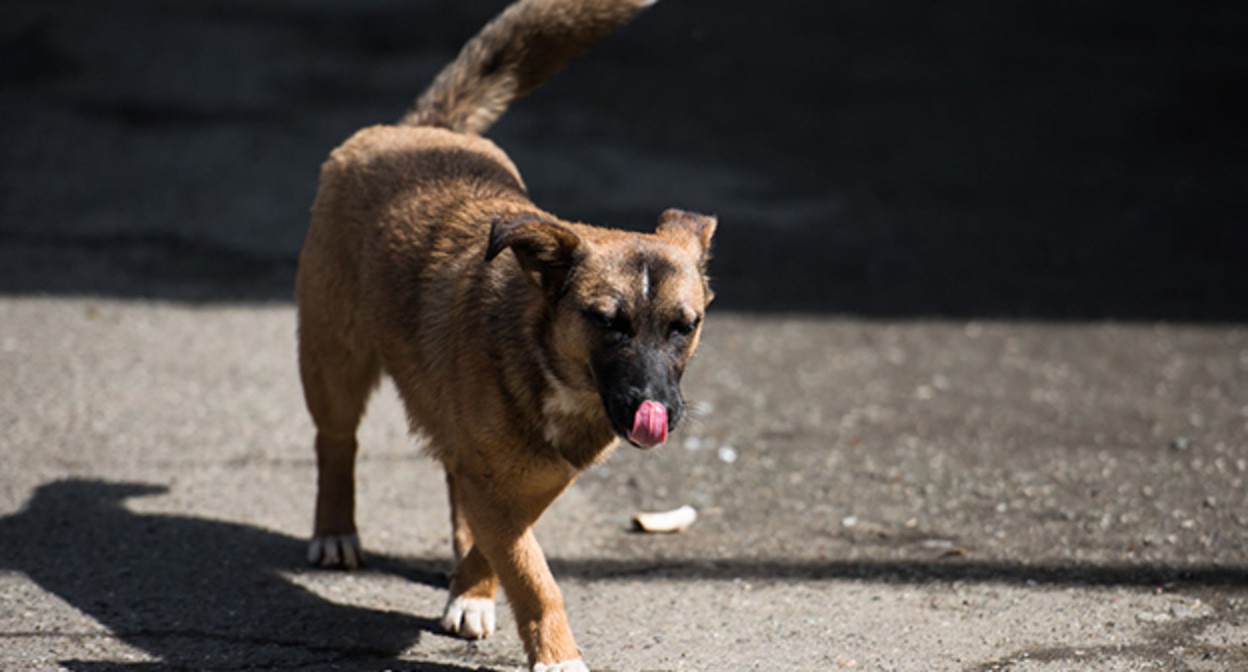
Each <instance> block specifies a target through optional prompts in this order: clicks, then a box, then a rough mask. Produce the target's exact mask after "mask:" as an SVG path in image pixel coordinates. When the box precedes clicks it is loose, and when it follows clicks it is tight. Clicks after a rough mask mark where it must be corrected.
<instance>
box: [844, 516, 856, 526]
mask: <svg viewBox="0 0 1248 672" xmlns="http://www.w3.org/2000/svg"><path fill="white" fill-rule="evenodd" d="M841 527H858V516H845V517H844V518H842V519H841Z"/></svg>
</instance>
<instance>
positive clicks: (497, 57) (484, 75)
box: [401, 0, 657, 135]
mask: <svg viewBox="0 0 1248 672" xmlns="http://www.w3.org/2000/svg"><path fill="white" fill-rule="evenodd" d="M656 1H657V0H520V1H519V2H516V3H515V4H513V5H511V6H510V7H508V8H507V9H506V10H504V11H503V13H502V14H499V15H498V16H497V17H495V18H494V20H493V21H490V22H489V23H488V24H486V26H485V28H482V29H481V32H480V33H478V34H477V36H476V37H474V38H472V39H471V40H469V41H468V43H467V44H465V45H464V48H463V49H462V50H461V51H460V52H459V56H458V57H456V58H455V60H454V61H452V62H451V64H450V65H448V66H446V67H445V68H444V69H443V70H442V72H441V73H439V74H438V76H437V78H436V79H434V80H433V84H431V85H429V88H428V89H426V90H425V92H424V93H423V94H421V96H420V98H418V99H417V100H416V105H415V107H413V108H412V110H411V111H410V112H408V113H407V114H406V115H405V116H404V117H403V119H402V121H401V123H403V124H410V125H414V126H440V127H442V128H448V129H450V130H452V131H457V132H459V133H474V134H478V135H479V134H481V133H484V132H485V130H486V129H487V128H489V127H490V126H491V125H492V124H493V123H494V122H495V121H496V120H497V119H498V118H499V117H500V116H501V115H502V114H503V112H505V111H507V108H508V107H509V106H510V105H511V104H512V103H513V102H515V101H516V100H519V99H520V98H523V97H524V96H526V95H528V93H529V92H531V91H532V90H533V89H536V88H537V87H539V86H541V85H542V83H543V82H545V81H546V80H547V79H549V78H550V76H551V75H553V74H555V73H556V72H558V71H559V70H560V69H562V68H563V66H565V65H567V64H568V63H570V62H571V61H572V60H573V59H575V58H576V57H578V56H580V55H581V54H583V53H585V52H586V51H588V50H589V48H590V47H592V46H594V45H595V44H597V43H598V42H599V41H600V40H602V39H603V38H605V37H606V36H608V35H610V34H611V33H613V32H615V31H616V30H617V29H619V28H620V27H621V26H623V25H624V24H626V23H628V22H629V21H631V20H632V19H633V17H635V16H637V14H638V13H640V12H641V10H643V9H645V8H646V7H648V6H650V5H653V4H654V3H655V2H656Z"/></svg>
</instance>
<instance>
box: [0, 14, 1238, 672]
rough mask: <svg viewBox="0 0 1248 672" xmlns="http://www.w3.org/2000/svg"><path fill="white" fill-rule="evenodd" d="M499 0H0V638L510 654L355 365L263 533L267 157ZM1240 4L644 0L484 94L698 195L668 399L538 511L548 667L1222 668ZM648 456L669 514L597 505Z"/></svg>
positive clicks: (533, 179) (643, 474) (295, 462)
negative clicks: (355, 400) (314, 549)
mask: <svg viewBox="0 0 1248 672" xmlns="http://www.w3.org/2000/svg"><path fill="white" fill-rule="evenodd" d="M501 6H502V3H499V2H484V1H482V2H415V1H410V2H399V1H398V0H362V1H360V2H351V3H343V2H330V1H329V0H310V1H299V2H296V1H294V0H272V1H269V2H264V3H254V2H243V1H242V0H206V1H203V2H196V3H169V2H150V1H146V0H124V1H119V2H111V3H92V2H85V1H72V0H70V1H65V2H55V3H50V2H49V3H24V2H3V3H0V8H2V9H0V13H2V14H3V16H4V17H5V20H4V21H2V22H0V82H2V83H3V86H0V143H3V144H2V146H3V151H0V669H4V670H9V669H12V670H57V669H67V670H75V671H96V670H115V669H134V670H200V669H212V670H242V669H295V670H385V669H392V670H429V671H438V672H441V671H447V670H513V669H519V668H520V667H521V666H522V664H523V654H522V650H521V647H520V644H519V640H518V638H517V636H516V634H515V632H514V631H513V627H514V626H513V624H512V622H511V620H510V616H509V615H505V614H506V612H505V610H504V612H503V613H504V615H503V616H502V623H500V632H499V633H498V634H497V635H496V636H495V637H493V638H491V639H489V640H486V641H484V642H481V643H468V642H464V641H461V640H457V639H454V638H451V637H448V636H446V635H445V634H444V633H442V631H441V628H440V626H439V625H438V620H439V616H440V610H441V607H442V604H443V602H444V600H445V587H446V583H447V572H448V571H449V569H450V542H449V537H448V520H447V509H446V504H445V492H444V487H443V484H442V478H441V475H440V474H439V473H438V470H437V468H436V466H435V465H434V464H433V463H432V462H430V461H429V460H427V459H426V458H424V457H423V456H422V455H421V453H420V445H419V441H418V440H416V439H413V438H411V437H410V436H408V435H407V432H406V423H405V421H404V419H403V414H402V411H401V409H400V406H399V403H398V401H397V398H396V395H395V393H394V391H393V389H392V388H390V387H389V385H386V386H383V388H382V390H381V391H380V393H379V394H378V396H377V398H376V399H375V400H374V403H373V406H372V407H371V408H370V413H369V416H368V418H367V419H366V421H365V425H364V428H363V430H362V435H361V443H362V446H363V452H362V457H361V462H360V467H359V474H358V477H359V481H360V503H359V519H360V525H361V536H362V539H363V542H364V545H365V548H366V550H367V552H368V553H369V563H368V565H367V567H366V568H365V569H364V570H362V571H359V572H354V573H346V572H335V571H320V570H314V569H311V568H309V567H306V566H305V564H304V551H305V540H306V537H307V535H308V533H309V531H310V527H311V513H312V511H311V509H312V498H313V486H314V468H315V464H314V460H313V456H312V452H311V440H312V428H311V425H310V422H309V421H308V419H307V416H306V412H305V411H304V409H303V406H302V399H301V396H300V391H299V384H298V376H297V372H296V365H295V358H294V343H295V340H294V339H295V333H294V307H293V304H292V300H291V296H292V288H291V286H292V278H293V272H294V259H295V255H296V254H297V251H298V248H299V245H300V243H301V240H302V237H303V233H304V231H305V227H306V218H307V210H308V207H309V204H310V202H311V199H312V195H313V193H314V190H315V180H316V174H317V170H318V167H319V164H320V162H321V161H322V160H323V158H324V157H325V155H326V154H327V152H328V151H329V150H330V149H331V148H332V147H333V146H334V145H335V144H337V143H338V142H340V141H341V140H342V139H343V138H345V137H346V136H347V135H349V134H350V133H351V131H353V130H354V129H356V128H359V127H361V126H364V125H367V124H371V123H383V122H387V121H390V120H393V119H395V118H397V116H399V114H401V112H402V111H403V109H404V107H405V106H406V105H407V104H408V103H409V102H410V101H411V100H412V99H413V98H414V97H415V95H416V94H417V93H418V91H419V90H420V88H421V86H422V85H423V84H424V83H425V82H427V81H428V80H429V78H430V77H431V76H432V75H433V74H434V73H435V72H436V71H437V69H438V68H439V67H441V65H442V64H444V63H445V62H446V61H447V60H448V59H449V58H450V57H451V55H452V54H453V53H454V51H455V50H456V49H457V47H458V45H459V44H461V43H462V41H463V40H464V39H466V38H467V37H468V36H469V35H471V34H472V33H473V32H474V31H475V30H476V28H477V27H479V26H480V25H481V24H482V23H483V22H484V21H485V20H487V19H488V18H489V17H490V16H491V15H493V14H494V13H495V12H496V11H497V10H498V9H499V8H500V7H501ZM1246 31H1248V11H1245V10H1244V9H1242V8H1240V7H1238V6H1237V5H1236V4H1235V3H1211V4H1203V5H1201V6H1200V7H1199V8H1197V7H1193V6H1189V5H1185V4H1180V3H1165V2H1150V3H1138V2H1131V3H1128V2H1099V3H1030V2H1025V3H1005V4H1002V3H989V2H986V1H984V2H968V3H961V4H957V5H954V6H937V5H930V4H929V3H920V2H903V3H888V4H881V3H873V2H791V3H784V4H782V5H775V6H774V7H767V8H762V9H761V10H760V8H758V7H756V6H754V5H746V4H742V3H722V2H720V3H717V2H711V1H710V0H684V1H679V0H664V2H660V3H659V4H658V5H657V6H656V7H655V8H653V9H652V10H650V11H648V12H647V13H646V14H645V15H644V16H643V17H642V18H641V19H639V20H638V21H637V22H636V23H635V24H634V25H632V26H630V27H629V28H627V29H626V30H625V31H624V32H622V33H621V34H620V35H617V36H615V37H613V38H612V39H610V40H608V41H607V42H606V43H604V44H603V45H602V47H601V48H600V49H598V50H597V51H595V52H593V53H591V54H590V55H589V56H587V57H586V58H585V59H583V60H582V61H580V62H577V63H575V64H573V66H571V67H570V68H569V69H568V70H567V71H566V72H564V73H561V74H560V75H559V76H558V77H556V79H555V80H554V81H552V82H551V84H550V85H549V86H548V87H547V88H545V89H543V90H539V91H538V92H537V93H535V94H534V95H533V96H532V97H531V98H530V99H529V100H526V101H523V102H522V103H521V104H519V105H518V106H517V107H516V108H515V109H514V110H513V111H511V112H509V113H508V114H507V115H506V116H505V117H504V118H503V120H502V122H501V123H500V124H499V126H498V127H497V128H496V129H495V131H493V132H491V137H493V138H494V139H495V140H496V141H497V142H498V143H499V144H500V145H501V146H503V147H504V148H505V149H506V150H507V151H508V152H509V153H510V154H511V155H512V157H513V159H515V161H516V163H517V164H518V166H519V167H520V169H521V171H522V173H523V174H524V175H525V178H526V180H527V182H528V184H529V187H530V190H531V192H532V193H533V195H534V197H535V200H536V201H537V202H538V203H539V204H541V205H543V206H544V207H546V208H548V209H549V210H551V211H553V212H556V213H559V214H561V215H562V216H565V217H569V218H575V219H581V220H584V221H590V222H594V223H600V224H607V225H612V226H620V227H624V228H632V229H640V228H645V227H647V226H652V225H653V222H654V220H655V218H656V216H657V213H658V212H660V211H661V210H663V209H664V208H667V207H672V206H677V207H684V208H688V209H696V210H703V211H707V212H715V213H717V214H718V215H719V217H720V233H719V234H718V235H719V237H718V239H717V247H716V258H715V259H714V260H713V262H712V271H713V273H714V275H715V287H716V291H717V295H718V298H717V300H716V303H715V305H714V306H713V308H712V311H711V314H710V316H709V317H708V321H707V325H706V334H705V342H704V345H703V347H702V349H701V351H700V352H699V355H698V357H697V358H696V359H695V360H694V362H693V363H692V364H691V366H690V371H689V374H688V376H687V379H686V393H687V396H688V397H689V399H690V401H691V414H690V416H691V417H690V419H689V422H688V424H687V425H686V427H684V428H683V429H682V430H680V431H679V432H678V433H676V434H674V435H673V437H672V439H671V441H670V442H669V443H668V444H667V445H665V446H664V447H661V448H658V449H655V450H652V451H645V452H643V451H637V450H634V449H631V448H622V449H620V450H619V451H617V453H616V454H615V455H613V456H612V457H611V459H610V460H608V461H607V462H606V463H605V464H603V465H601V466H600V467H598V468H597V469H595V470H593V471H591V472H590V473H588V474H586V475H585V476H584V477H583V478H582V479H581V480H580V481H579V482H578V483H577V484H576V485H574V486H573V488H572V489H571V490H570V491H569V492H568V493H566V494H565V495H564V496H563V497H562V498H561V499H560V500H559V501H558V502H557V503H556V505H555V506H554V507H553V508H552V510H551V511H550V512H549V513H548V515H547V517H546V518H545V519H544V520H543V521H542V523H541V525H540V526H539V530H538V536H539V539H541V541H542V543H543V545H544V547H545V548H546V550H547V555H548V556H549V557H550V560H551V564H552V567H553V569H554V572H555V574H556V577H557V578H558V579H559V581H560V585H561V586H562V587H563V590H564V593H565V597H566V599H567V604H568V611H569V616H570V620H571V622H572V627H573V630H574V632H575V633H576V635H577V639H578V643H579V644H580V645H581V647H582V650H583V654H584V657H585V660H586V661H587V662H588V663H589V664H590V666H591V668H592V669H595V670H617V671H620V672H625V671H632V670H836V669H862V670H974V671H987V670H1020V671H1032V670H1045V671H1058V670H1075V669H1078V670H1239V669H1248V490H1246V489H1245V479H1248V326H1246V325H1248V263H1246V262H1248V227H1246V226H1245V225H1244V223H1245V222H1246V221H1248V208H1246V206H1245V205H1244V200H1243V198H1242V194H1243V192H1244V189H1245V187H1248V183H1246V180H1248V131H1246V130H1245V127H1244V126H1243V124H1242V119H1243V118H1244V116H1245V115H1246V114H1248V96H1246V94H1245V91H1248V87H1245V86H1244V85H1245V84H1248V46H1246V45H1248V42H1245V41H1244V40H1243V35H1244V34H1245V33H1246ZM684 504H690V505H692V506H694V507H695V508H697V509H698V511H699V513H700V517H699V520H698V522H697V523H695V524H694V525H693V526H692V527H691V528H690V529H689V530H687V531H686V532H683V533H680V534H676V535H662V536H658V535H644V534H639V533H636V532H634V531H632V530H631V529H630V524H629V521H630V517H631V516H632V514H633V513H635V512H637V511H645V510H664V509H670V508H675V507H677V506H681V505H684Z"/></svg>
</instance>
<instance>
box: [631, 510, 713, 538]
mask: <svg viewBox="0 0 1248 672" xmlns="http://www.w3.org/2000/svg"><path fill="white" fill-rule="evenodd" d="M697 519H698V511H697V509H695V508H693V507H692V506H689V505H688V504H686V505H684V506H682V507H680V508H679V509H672V510H671V511H655V512H651V513H636V514H633V525H635V526H636V527H637V529H639V530H641V531H642V532H652V533H657V534H670V533H674V532H684V531H685V530H687V529H689V526H690V525H693V523H694V522H695V521H697Z"/></svg>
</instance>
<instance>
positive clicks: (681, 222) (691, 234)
mask: <svg viewBox="0 0 1248 672" xmlns="http://www.w3.org/2000/svg"><path fill="white" fill-rule="evenodd" d="M715 224H716V219H715V217H714V216H711V215H699V214H698V213H696V212H686V211H684V210H677V209H676V208H671V209H669V210H665V211H664V212H663V214H661V215H659V228H658V229H656V232H657V233H658V234H659V235H662V236H670V237H672V238H675V239H677V240H678V241H680V242H681V243H682V244H684V245H685V246H686V247H688V248H690V249H691V250H692V251H693V252H694V254H695V256H696V257H697V259H698V265H699V266H700V267H701V268H702V270H703V271H705V270H706V262H707V261H708V260H710V258H711V237H712V236H714V235H715Z"/></svg>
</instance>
